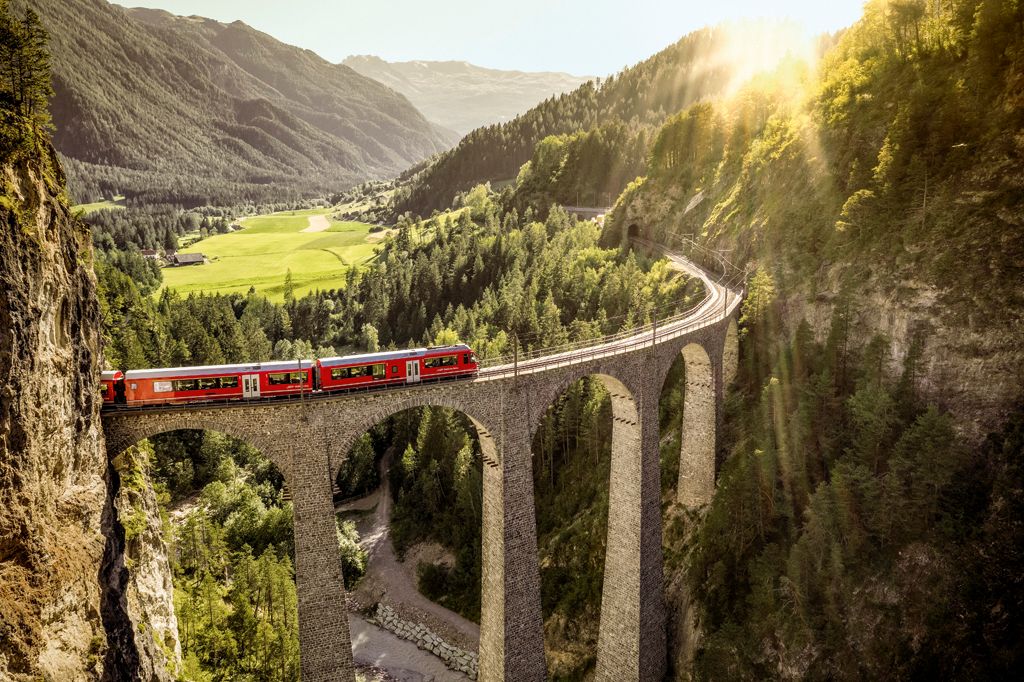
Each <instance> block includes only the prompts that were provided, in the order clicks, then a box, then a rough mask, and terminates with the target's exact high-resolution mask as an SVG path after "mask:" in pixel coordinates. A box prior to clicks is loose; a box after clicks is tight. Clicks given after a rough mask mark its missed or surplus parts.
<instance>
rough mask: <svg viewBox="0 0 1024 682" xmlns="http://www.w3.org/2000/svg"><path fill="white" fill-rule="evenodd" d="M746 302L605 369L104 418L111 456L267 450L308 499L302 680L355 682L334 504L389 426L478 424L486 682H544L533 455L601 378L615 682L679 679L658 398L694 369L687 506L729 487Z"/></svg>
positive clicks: (299, 518)
mask: <svg viewBox="0 0 1024 682" xmlns="http://www.w3.org/2000/svg"><path fill="white" fill-rule="evenodd" d="M735 309H736V306H735V304H734V305H733V306H731V307H730V308H729V310H728V313H729V314H728V316H724V317H723V316H720V317H719V318H718V319H717V321H715V322H712V323H708V324H706V325H704V326H701V327H699V328H697V329H694V330H692V331H689V332H686V333H684V334H679V335H677V336H675V337H672V338H667V339H661V338H659V339H658V342H657V343H655V342H654V340H653V339H652V342H651V343H650V344H649V345H645V346H642V347H635V348H632V349H630V350H628V351H622V352H619V353H616V354H613V355H607V356H605V357H597V358H594V359H588V360H581V361H577V362H573V363H572V364H565V365H562V366H557V367H550V368H549V367H545V368H543V369H542V370H537V369H535V370H533V371H521V372H520V373H519V374H518V376H510V375H504V376H500V377H492V376H487V375H482V376H481V378H479V379H476V380H474V381H464V382H452V383H443V384H426V385H419V386H416V387H411V388H402V389H391V390H385V391H379V392H374V393H355V394H345V395H339V396H336V397H330V398H317V399H312V400H305V401H291V402H274V401H270V402H266V403H238V404H227V405H216V406H199V407H197V406H191V407H187V408H186V407H181V408H171V409H162V410H141V411H123V412H117V411H114V412H111V413H104V416H103V424H104V432H105V435H106V442H107V450H108V454H109V455H110V457H111V458H113V457H115V456H116V455H117V454H119V453H120V452H121V451H122V450H124V449H125V448H127V447H129V446H130V445H133V444H134V443H137V442H138V441H140V440H142V439H143V438H147V437H149V436H152V435H155V434H158V433H162V432H167V431H173V430H178V429H202V430H212V431H220V432H223V433H226V434H228V435H231V436H233V437H236V438H238V439H240V440H243V441H245V442H247V443H249V444H250V445H252V446H254V447H256V448H257V449H259V450H261V451H262V452H263V453H264V454H265V455H266V456H267V457H268V458H269V459H270V460H271V461H272V462H274V464H275V465H276V466H277V467H278V468H279V469H280V471H281V473H282V474H283V475H284V477H285V479H286V480H287V482H288V485H289V487H290V489H291V491H292V496H293V508H294V522H295V523H294V528H295V553H296V557H295V571H296V585H297V590H298V598H299V642H300V655H301V668H302V679H303V680H305V681H306V682H310V681H313V680H316V681H319V680H331V681H334V680H345V681H349V680H353V679H354V669H353V662H352V649H351V640H350V636H349V629H348V620H347V613H346V607H345V595H344V586H343V585H344V583H343V581H342V576H341V561H340V558H339V552H338V546H337V538H336V531H335V521H334V507H333V501H332V479H333V476H334V473H335V472H336V471H337V467H338V466H339V464H340V463H341V462H342V460H343V458H344V457H345V456H346V455H347V453H348V451H349V448H350V446H351V445H352V443H353V442H354V441H355V440H356V439H357V438H359V437H360V436H361V435H362V434H363V433H364V432H365V431H366V430H367V429H369V428H370V427H372V426H373V425H374V424H377V423H379V422H380V421H382V420H384V419H385V418H387V417H388V416H390V415H392V414H395V413H397V412H400V411H402V410H405V409H408V408H411V407H418V406H427V405H430V406H444V407H449V408H452V409H455V410H459V411H461V412H463V413H464V414H466V415H467V416H468V417H469V418H470V420H471V421H472V422H473V424H474V426H475V427H476V429H477V433H478V436H479V438H480V442H481V449H482V452H483V458H484V466H483V472H484V476H483V488H484V490H483V499H484V504H483V533H482V536H483V539H482V543H483V547H482V554H483V577H482V609H481V615H482V618H481V624H480V651H479V662H480V679H482V680H509V681H516V682H519V681H528V680H542V679H544V677H545V674H546V666H545V660H544V642H543V630H542V618H541V606H540V572H539V566H538V557H537V537H536V518H535V511H534V499H533V495H534V490H533V470H532V467H533V461H532V459H533V458H532V453H531V443H532V440H533V436H534V434H535V432H536V430H537V428H538V427H539V424H540V423H541V418H542V416H543V414H544V413H545V411H546V410H547V409H548V407H549V406H550V405H551V404H553V403H554V402H555V400H556V399H557V398H558V397H559V396H560V395H561V394H562V393H563V392H564V391H565V390H566V389H567V388H568V386H569V385H571V384H572V382H574V381H576V380H578V379H580V378H582V377H587V376H593V377H597V378H598V379H600V380H601V381H602V382H603V383H604V384H605V386H606V387H607V388H608V390H609V392H610V393H611V394H612V413H613V419H614V423H613V436H612V441H613V442H612V464H611V476H610V479H609V485H610V490H609V508H610V509H614V510H615V513H614V514H610V515H609V520H608V541H607V543H606V544H607V548H608V549H607V553H606V556H605V579H604V591H603V595H602V602H601V625H600V634H599V641H598V664H597V678H598V679H600V680H655V679H658V680H660V679H661V677H662V675H663V674H664V669H665V660H666V657H665V630H664V622H665V618H664V612H663V604H662V600H663V595H662V557H661V504H660V501H661V483H660V465H659V451H658V450H659V442H660V438H659V433H658V400H659V398H660V395H661V391H662V388H663V386H664V384H665V381H666V377H667V375H668V373H669V369H670V368H671V366H672V363H673V361H674V360H675V359H676V358H677V357H678V356H679V355H680V354H682V355H683V357H684V359H685V360H686V373H685V374H686V380H685V398H684V434H683V439H682V451H681V453H680V456H681V463H680V476H679V483H678V490H677V496H678V500H679V501H680V502H682V503H684V504H687V505H700V504H704V503H706V502H708V501H709V500H710V498H711V495H712V493H713V490H714V477H715V455H716V433H718V432H719V430H720V422H721V419H722V410H721V405H722V394H723V391H724V387H725V385H726V383H727V382H729V381H731V380H732V378H733V377H734V376H735V371H736V334H735V326H736V322H735Z"/></svg>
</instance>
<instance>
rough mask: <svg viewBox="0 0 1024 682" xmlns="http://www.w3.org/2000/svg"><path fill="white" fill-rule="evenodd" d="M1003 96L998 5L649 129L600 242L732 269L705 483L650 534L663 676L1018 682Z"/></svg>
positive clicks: (1022, 162) (1012, 56)
mask: <svg viewBox="0 0 1024 682" xmlns="http://www.w3.org/2000/svg"><path fill="white" fill-rule="evenodd" d="M1022 82H1024V10H1022V8H1021V7H1020V6H1019V5H1018V4H1017V3H1007V2H1003V1H1002V0H959V1H957V2H950V3H941V4H940V3H924V2H901V3H896V2H889V3H887V2H882V1H876V2H870V3H868V4H867V5H866V7H865V13H864V16H863V18H862V20H861V21H860V22H858V23H857V24H856V25H855V26H854V27H852V28H851V29H849V30H848V31H846V32H845V33H844V34H843V35H842V37H841V39H840V40H839V42H838V44H837V45H836V46H835V47H834V48H833V49H832V50H831V51H830V52H829V53H828V54H827V55H826V56H825V57H824V59H823V61H822V62H821V64H820V67H819V68H818V69H814V68H808V66H807V65H804V64H800V63H798V62H796V61H791V62H788V63H785V64H784V65H782V66H781V67H780V68H779V69H778V70H777V71H776V72H775V73H774V74H771V75H766V76H762V77H759V78H757V79H755V80H754V81H752V82H751V83H749V84H747V85H746V86H745V87H744V88H743V89H742V90H741V91H740V92H739V93H738V94H737V95H736V96H734V97H732V98H727V99H723V100H721V101H717V102H709V103H702V104H700V105H697V106H694V107H691V108H690V109H688V110H686V111H684V112H682V113H680V114H678V115H676V116H674V117H672V118H671V119H670V120H669V121H668V122H667V123H666V125H665V126H664V127H663V128H662V129H661V130H660V131H659V132H658V134H657V136H656V137H655V138H654V142H653V145H652V151H651V155H650V158H649V161H648V167H647V169H646V173H645V176H646V177H645V178H644V179H642V180H641V181H638V182H636V183H635V184H633V185H631V186H630V188H629V189H628V190H627V191H626V192H625V193H623V195H622V196H621V197H620V198H619V201H618V204H617V206H616V209H615V211H614V213H613V214H612V216H611V218H610V220H609V222H608V224H607V230H606V239H607V240H608V243H619V242H620V240H625V239H626V237H627V234H628V230H629V228H630V227H631V226H636V227H637V228H639V229H640V231H641V232H642V233H644V234H646V235H648V236H651V237H652V238H654V239H661V240H668V241H671V240H672V239H673V237H672V235H673V234H679V233H689V234H695V235H697V236H698V238H699V239H702V240H703V241H705V242H706V243H708V244H709V245H711V246H713V247H719V248H724V249H727V250H730V252H731V257H732V258H733V260H738V261H740V262H746V263H747V264H748V265H749V266H750V267H751V268H752V270H754V271H756V273H757V274H756V276H755V277H754V279H753V280H752V282H751V286H750V294H749V295H748V299H747V303H746V304H745V309H744V322H745V330H744V334H745V335H744V337H743V341H742V345H741V354H742V359H743V361H742V362H741V369H740V374H739V378H738V380H737V383H736V386H735V388H734V391H733V393H732V395H731V396H730V398H729V401H728V413H727V416H726V420H725V424H726V427H727V430H726V434H725V443H724V446H725V452H724V453H723V454H724V457H725V459H724V463H723V465H722V467H721V470H720V474H719V480H718V488H717V493H716V495H715V498H714V501H713V502H712V504H711V505H710V507H709V508H708V509H706V510H703V512H702V513H700V514H696V515H694V514H685V513H683V512H682V511H681V510H679V509H678V508H670V510H669V513H668V517H667V519H666V526H665V529H666V531H665V546H666V551H665V556H666V561H667V565H666V575H667V578H668V582H669V584H670V590H669V603H670V605H671V609H670V616H671V618H672V621H673V627H672V630H671V632H670V636H671V638H672V640H673V641H674V642H675V646H674V647H673V654H672V655H673V656H674V658H673V659H672V661H671V662H672V664H673V669H674V672H675V674H682V671H684V670H685V669H686V668H687V667H688V665H689V661H688V655H689V654H690V653H694V654H695V663H694V671H693V672H694V675H695V676H696V677H697V678H698V679H711V680H718V679H763V678H784V679H880V678H889V679H904V678H929V679H1005V678H1008V677H1013V676H1015V675H1016V674H1017V673H1019V670H1020V667H1021V661H1022V657H1024V651H1022V649H1021V646H1020V642H1021V631H1020V623H1021V622H1022V619H1021V613H1022V609H1024V592H1022V589H1021V582H1020V580H1019V576H1020V575H1022V574H1024V534H1022V533H1021V527H1020V522H1019V518H1020V514H1021V503H1022V500H1024V476H1022V472H1021V467H1020V462H1021V457H1022V455H1024V442H1022V439H1021V435H1020V429H1021V427H1020V424H1021V419H1022V418H1024V415H1022V414H1021V412H1020V405H1021V404H1022V403H1021V399H1022V386H1024V382H1022V381H1021V378H1022V377H1024V345H1022V342H1021V338H1022V337H1021V335H1020V329H1021V322H1022V315H1024V287H1022V284H1021V283H1022V282H1024V242H1022V240H1021V238H1020V237H1021V226H1022V223H1024V183H1022V179H1021V175H1020V169H1021V168H1022V167H1024V150H1022V147H1021V145H1020V139H1021V134H1022V131H1024V101H1022V99H1021V92H1022V89H1021V83H1022ZM687 613H695V622H696V624H697V626H698V627H699V629H700V631H702V638H701V639H699V640H698V641H697V642H694V641H693V640H692V639H690V640H688V639H687V637H686V635H685V633H686V631H687V622H686V621H687V618H688V616H687V615H686V614H687Z"/></svg>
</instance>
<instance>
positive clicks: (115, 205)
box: [72, 196, 125, 215]
mask: <svg viewBox="0 0 1024 682" xmlns="http://www.w3.org/2000/svg"><path fill="white" fill-rule="evenodd" d="M124 207H125V203H124V197H122V196H117V197H114V198H113V199H107V200H106V201H95V202H93V203H91V204H78V205H77V206H72V210H75V211H81V212H82V213H83V214H85V215H89V214H90V213H92V212H93V211H102V210H104V209H120V208H124Z"/></svg>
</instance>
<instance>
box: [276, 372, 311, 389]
mask: <svg viewBox="0 0 1024 682" xmlns="http://www.w3.org/2000/svg"><path fill="white" fill-rule="evenodd" d="M305 378H306V373H305V372H275V373H274V374H268V375H267V381H268V382H269V383H270V384H271V385H272V386H279V385H281V384H301V383H302V382H303V381H304V380H305Z"/></svg>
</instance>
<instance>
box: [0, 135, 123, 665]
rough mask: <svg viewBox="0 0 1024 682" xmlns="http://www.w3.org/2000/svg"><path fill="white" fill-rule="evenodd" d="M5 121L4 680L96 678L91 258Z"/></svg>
mask: <svg viewBox="0 0 1024 682" xmlns="http://www.w3.org/2000/svg"><path fill="white" fill-rule="evenodd" d="M3 123H4V124H5V126H4V132H3V135H4V136H5V138H8V136H12V135H13V137H14V139H4V140H3V142H4V145H3V149H4V151H5V152H7V154H6V159H5V160H4V161H3V162H2V164H0V180H2V182H3V185H4V187H3V195H2V197H0V678H7V679H14V680H37V679H52V680H79V679H95V678H99V677H101V676H103V674H104V667H105V666H104V656H105V653H106V641H107V638H106V636H105V633H104V625H103V618H102V617H101V609H102V601H103V595H102V588H101V583H100V581H99V580H98V576H99V573H100V567H101V564H102V558H103V555H104V545H105V541H104V535H103V532H102V522H103V516H104V514H103V512H104V506H105V504H106V500H107V495H106V485H105V482H104V472H105V471H106V466H107V464H106V455H105V453H104V447H103V435H102V432H101V426H100V418H99V409H100V400H99V392H98V390H97V386H98V383H99V376H98V370H99V362H100V361H99V357H100V309H99V305H98V303H97V298H96V280H95V277H94V275H93V272H92V246H91V242H90V237H89V233H88V231H87V229H86V228H85V226H84V225H83V224H82V223H81V222H80V221H78V220H75V219H74V218H73V217H72V216H71V214H70V211H69V209H68V208H67V205H66V204H65V203H64V202H63V201H62V199H61V196H62V195H63V192H64V179H63V174H62V172H61V170H60V166H59V164H58V162H57V159H56V157H55V155H54V152H53V150H52V148H51V147H50V146H49V144H47V143H45V142H43V141H41V140H40V139H39V137H38V136H36V135H34V134H33V133H32V132H31V131H30V130H29V129H28V128H27V127H24V128H22V130H21V132H14V133H12V132H11V131H12V130H18V129H19V126H18V125H17V123H15V124H13V125H12V124H11V121H9V120H5V121H4V122H3ZM107 674H108V675H110V674H112V672H111V671H107Z"/></svg>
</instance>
